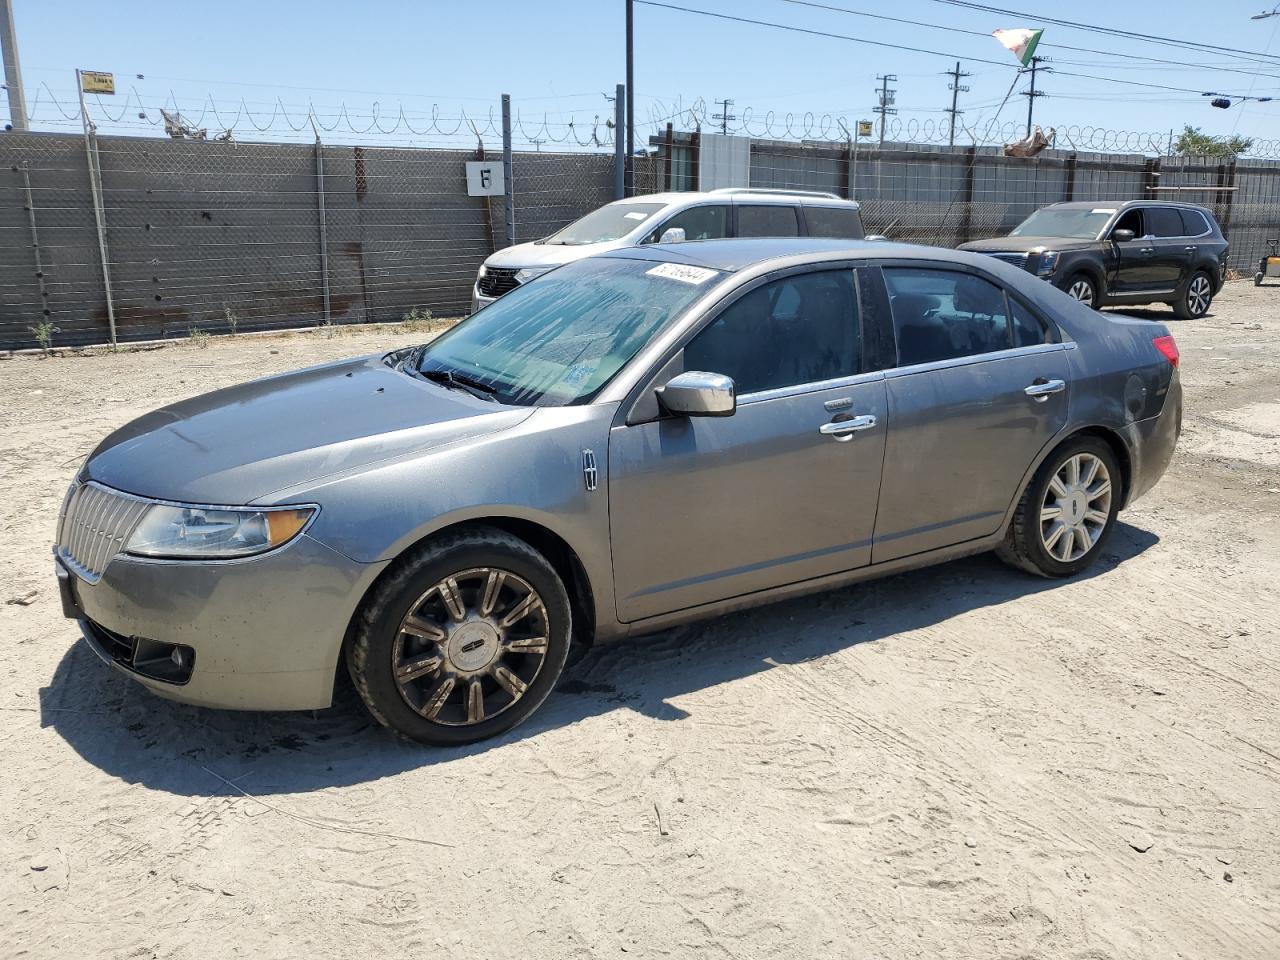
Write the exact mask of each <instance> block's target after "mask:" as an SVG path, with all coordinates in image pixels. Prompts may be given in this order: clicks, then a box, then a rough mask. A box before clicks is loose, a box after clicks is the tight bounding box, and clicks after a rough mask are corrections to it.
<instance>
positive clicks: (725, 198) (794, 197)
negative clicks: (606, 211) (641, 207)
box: [612, 187, 858, 209]
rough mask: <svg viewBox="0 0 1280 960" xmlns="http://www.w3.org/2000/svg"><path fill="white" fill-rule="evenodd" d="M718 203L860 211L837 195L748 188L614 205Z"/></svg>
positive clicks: (655, 196)
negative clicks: (734, 202)
mask: <svg viewBox="0 0 1280 960" xmlns="http://www.w3.org/2000/svg"><path fill="white" fill-rule="evenodd" d="M710 200H718V201H720V202H722V203H730V202H732V201H734V200H749V201H751V202H752V203H779V204H784V203H785V204H796V203H798V204H801V205H802V206H806V207H808V206H819V207H821V206H833V207H853V208H855V209H856V208H857V206H858V202H857V201H856V200H845V199H843V198H842V197H838V196H836V195H835V194H834V193H820V192H817V191H813V190H796V191H791V190H775V189H763V188H761V189H755V190H752V189H750V188H747V187H723V188H721V189H718V190H687V191H667V192H665V193H646V194H640V195H638V196H634V197H624V198H623V199H621V200H614V201H612V203H614V204H619V205H621V204H627V203H665V204H681V205H692V204H695V203H705V202H707V201H710Z"/></svg>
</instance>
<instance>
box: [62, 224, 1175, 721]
mask: <svg viewBox="0 0 1280 960" xmlns="http://www.w3.org/2000/svg"><path fill="white" fill-rule="evenodd" d="M1177 365H1178V351H1177V347H1176V345H1175V344H1174V341H1173V338H1172V337H1171V336H1170V335H1169V331H1168V330H1167V329H1166V328H1165V327H1164V326H1163V325H1161V324H1158V323H1153V322H1150V321H1144V320H1129V319H1124V318H1121V317H1117V316H1104V315H1102V314H1099V313H1097V312H1095V311H1093V310H1090V309H1089V308H1088V307H1086V306H1084V305H1082V304H1080V303H1077V302H1076V301H1074V300H1073V299H1072V298H1071V297H1069V296H1068V295H1066V294H1064V293H1062V292H1061V291H1059V290H1056V289H1054V288H1053V287H1051V286H1050V285H1048V284H1045V283H1041V282H1039V281H1038V280H1037V279H1036V278H1035V277H1033V276H1031V275H1030V274H1028V273H1026V272H1024V271H1022V270H1018V269H1016V268H1015V267H1012V266H1009V265H1006V264H1003V263H1001V262H999V261H996V260H993V259H991V258H990V257H984V256H978V255H974V254H967V253H961V252H956V251H948V250H939V249H930V248H926V247H915V246H894V245H886V244H883V243H871V244H861V243H856V242H849V241H819V240H717V241H704V242H690V243H682V244H678V245H675V244H673V245H654V246H648V247H643V248H640V249H635V250H625V251H616V252H613V253H610V254H606V255H602V256H598V257H592V258H588V259H585V260H581V261H578V262H575V263H571V264H568V265H566V266H564V267H561V268H559V269H557V270H555V271H553V272H551V273H549V274H547V275H546V276H543V277H541V278H539V279H537V280H536V281H534V282H531V283H529V284H527V285H524V286H521V287H519V288H517V289H516V290H513V291H512V292H511V293H509V294H508V295H507V296H505V297H503V298H502V299H501V300H498V301H497V302H496V303H494V304H493V305H491V306H489V307H486V308H485V309H483V310H482V311H480V312H479V313H477V314H476V315H474V316H473V317H471V318H470V319H468V320H466V321H464V322H463V323H460V324H458V325H457V326H456V327H454V328H453V329H451V330H450V331H449V332H448V333H446V334H444V335H443V336H441V337H439V338H438V339H437V340H435V341H434V342H432V343H430V344H427V345H424V346H420V347H417V348H414V349H411V350H401V351H396V352H394V353H390V354H387V355H385V356H369V357H361V358H357V359H353V360H347V361H342V362H339V363H332V364H327V365H324V366H320V367H313V368H311V369H307V370H300V371H297V372H294V373H288V374H284V375H281V376H276V377H269V378H267V379H263V380H258V381H254V382H252V383H247V384H244V385H243V386H239V387H234V388H231V389H228V390H221V391H218V392H216V393H212V394H208V395H206V396H202V397H197V398H195V399H192V400H187V401H184V402H182V403H178V404H175V405H173V406H171V407H166V408H164V409H162V410H158V411H156V412H154V413H151V414H149V415H147V416H144V417H142V418H141V419H139V420H136V421H134V422H133V423H131V424H129V425H127V426H125V427H123V428H122V429H120V430H118V431H116V432H115V433H114V434H112V435H111V436H109V437H108V438H107V439H106V440H105V441H104V442H103V443H102V444H101V445H100V446H99V447H98V448H97V450H95V451H94V453H93V454H92V455H91V456H90V457H89V459H88V460H87V462H86V463H85V465H84V467H83V469H82V470H81V471H80V474H79V475H78V476H77V477H76V478H75V481H74V483H73V484H72V487H71V490H70V491H69V493H68V495H67V498H66V502H65V504H64V507H63V510H62V515H61V517H60V518H59V523H58V543H57V546H56V548H55V557H56V567H57V573H58V577H59V581H60V584H61V589H62V599H63V606H64V610H65V612H66V614H67V616H69V617H71V618H73V619H75V620H77V621H79V625H80V628H81V630H82V632H83V634H84V637H85V639H86V640H87V641H88V643H89V644H90V645H91V646H92V647H93V649H94V650H95V651H96V652H97V653H98V654H99V655H100V656H101V657H102V658H103V659H104V660H106V661H107V662H108V663H111V664H113V665H114V666H115V667H117V668H118V669H120V670H123V671H125V672H126V673H128V674H129V675H130V676H132V677H134V678H136V679H137V680H138V681H139V682H141V683H143V684H144V685H146V686H147V687H149V688H150V689H152V690H154V691H155V692H156V693H158V694H160V695H162V696H166V697H170V698H172V699H175V700H181V701H185V702H188V703H194V704H203V705H207V706H213V707H226V708H237V709H255V710H278V709H309V708H318V707H324V706H327V705H328V704H329V703H330V701H331V698H332V696H333V691H334V684H335V681H336V675H337V671H338V670H339V669H340V665H341V664H342V662H343V661H344V660H345V665H346V668H347V669H348V670H349V671H350V673H351V676H352V678H353V679H354V681H355V686H356V688H357V689H358V690H359V692H360V695H361V696H362V697H363V698H364V701H365V703H366V704H367V705H368V707H369V710H370V711H371V712H372V714H373V715H374V716H375V717H376V718H377V719H378V720H379V721H381V722H382V723H384V724H385V725H387V726H388V727H390V728H392V729H394V730H397V731H399V732H400V733H403V734H405V735H407V736H409V737H412V738H414V739H416V740H420V741H422V742H425V743H433V744H458V743H466V742H469V741H473V740H478V739H481V738H484V737H490V736H493V735H495V734H498V733H501V732H503V731H505V730H508V729H509V728H511V727H512V726H514V725H515V724H516V723H518V722H519V721H521V720H523V719H524V718H525V717H527V716H529V714H531V713H532V712H533V711H534V710H535V709H537V707H538V706H539V704H541V703H542V701H543V700H544V699H545V698H546V697H547V695H548V694H549V693H550V692H551V689H552V687H553V686H554V684H555V682H556V679H557V677H558V676H559V675H560V672H561V670H562V668H563V666H564V663H565V658H566V656H567V654H568V652H569V647H570V644H571V643H573V642H579V643H590V642H603V641H607V640H612V639H616V638H619V637H625V636H627V635H631V634H641V633H649V632H652V631H654V630H657V629H661V628H665V627H669V626H673V625H676V624H680V623H684V622H687V621H691V620H696V619H699V618H702V617H707V616H712V615H715V614H720V613H723V612H725V611H728V610H734V609H738V608H742V607H746V606H750V605H753V604H759V603H765V602H769V601H771V600H776V599H779V598H782V597H790V596H794V595H797V594H801V593H807V592H811V591H818V590H824V589H828V588H831V587H835V586H839V585H842V584H847V583H850V582H852V581H856V580H861V579H866V578H869V577H875V576H881V575H884V574H887V573H892V572H895V571H900V570H904V569H907V568H911V567H919V566H923V565H926V564H931V563H937V562H940V561H943V560H947V559H950V558H953V557H957V556H960V555H963V554H971V553H975V552H979V551H984V550H995V551H997V552H998V553H999V555H1000V556H1001V557H1003V558H1004V559H1006V560H1007V561H1009V562H1010V563H1012V564H1015V565H1016V566H1018V567H1021V568H1023V569H1025V570H1027V571H1030V572H1031V573H1035V574H1040V575H1043V576H1047V577H1066V576H1071V575H1072V574H1075V573H1078V572H1079V571H1080V570H1082V569H1084V568H1085V567H1086V566H1088V565H1089V564H1090V563H1093V562H1094V561H1095V560H1097V558H1098V556H1099V554H1100V553H1101V552H1102V551H1103V549H1104V547H1105V545H1106V542H1107V538H1108V537H1109V536H1110V535H1111V532H1112V530H1113V528H1114V525H1115V522H1116V514H1117V512H1118V511H1119V510H1121V509H1122V508H1123V507H1125V506H1126V505H1128V504H1130V503H1132V502H1133V501H1134V500H1135V499H1136V498H1137V497H1139V496H1141V495H1142V494H1143V493H1145V492H1146V491H1147V490H1149V489H1150V488H1151V487H1152V485H1153V484H1155V482H1156V481H1157V480H1158V479H1159V478H1160V476H1161V474H1162V473H1163V472H1164V470H1165V468H1166V466H1167V465H1168V463H1169V460H1170V458H1171V457H1172V455H1173V450H1174V445H1175V443H1176V441H1177V437H1178V433H1179V429H1180V422H1181V402H1182V401H1181V388H1180V386H1179V381H1178V371H1177Z"/></svg>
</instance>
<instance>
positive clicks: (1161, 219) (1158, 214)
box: [1146, 207, 1184, 237]
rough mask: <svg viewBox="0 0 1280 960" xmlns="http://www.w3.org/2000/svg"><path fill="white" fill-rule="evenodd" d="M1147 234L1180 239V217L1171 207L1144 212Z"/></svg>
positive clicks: (1181, 234) (1155, 208) (1153, 208)
mask: <svg viewBox="0 0 1280 960" xmlns="http://www.w3.org/2000/svg"><path fill="white" fill-rule="evenodd" d="M1146 214H1147V216H1146V220H1147V233H1149V234H1151V235H1152V236H1155V237H1181V236H1184V234H1183V232H1182V217H1180V216H1178V211H1177V210H1176V209H1175V208H1173V207H1152V208H1151V209H1150V210H1148V211H1147V212H1146Z"/></svg>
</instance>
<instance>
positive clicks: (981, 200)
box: [0, 132, 1280, 348]
mask: <svg viewBox="0 0 1280 960" xmlns="http://www.w3.org/2000/svg"><path fill="white" fill-rule="evenodd" d="M716 139H717V138H714V137H703V136H700V135H698V134H696V133H695V134H680V133H670V132H669V133H668V134H667V135H666V136H665V137H657V138H654V139H653V140H652V141H651V145H652V146H653V147H655V148H656V150H655V153H656V155H655V156H652V157H647V158H637V173H636V184H637V191H638V192H651V191H654V190H661V189H677V190H679V189H698V188H699V186H700V185H703V184H701V182H700V181H701V180H702V178H703V176H704V175H705V177H706V180H707V181H708V182H707V183H706V184H705V186H710V185H716V186H725V185H737V186H753V187H771V188H791V189H809V190H827V191H831V192H834V193H837V194H839V195H841V196H853V197H855V198H856V199H858V200H859V201H861V203H862V204H863V211H864V220H865V222H866V224H867V228H868V230H869V231H870V232H877V233H886V234H888V235H889V236H890V237H892V238H894V239H900V240H908V241H915V242H921V243H932V244H940V245H944V246H951V245H955V244H958V243H962V242H964V241H967V240H974V239H980V238H983V237H990V236H998V235H1000V234H1001V233H1004V232H1007V231H1008V230H1009V229H1010V228H1012V227H1013V226H1015V225H1016V224H1017V223H1018V222H1019V221H1021V220H1022V219H1023V218H1024V217H1026V216H1027V215H1028V214H1029V213H1031V212H1032V211H1033V210H1035V209H1036V208H1037V207H1040V206H1043V205H1045V204H1048V203H1053V202H1056V201H1059V200H1069V199H1076V200H1096V201H1098V202H1114V201H1119V200H1128V199H1142V198H1150V199H1182V200H1188V201H1191V202H1195V203H1200V204H1204V205H1206V206H1208V207H1210V208H1211V209H1213V210H1214V212H1215V214H1216V215H1217V217H1218V220H1219V222H1220V223H1221V224H1222V226H1223V229H1224V230H1225V231H1226V233H1227V235H1228V237H1229V238H1230V240H1231V243H1232V255H1231V265H1232V267H1233V268H1235V269H1236V270H1239V271H1240V272H1241V273H1244V274H1246V275H1247V274H1249V273H1251V272H1252V270H1253V266H1254V264H1255V263H1256V261H1257V259H1258V257H1259V256H1261V255H1262V253H1263V252H1264V247H1265V241H1266V239H1267V238H1269V237H1274V236H1280V165H1277V164H1276V163H1274V162H1268V161H1261V160H1248V161H1246V160H1242V161H1234V160H1228V161H1219V160H1207V159H1203V158H1181V157H1179V158H1151V157H1145V156H1140V155H1132V154H1098V153H1076V152H1066V151H1046V152H1045V153H1043V154H1041V155H1040V156H1038V157H1035V158H1033V159H1017V158H1010V157H1004V156H1002V155H1001V154H1000V153H999V151H998V150H997V149H996V148H985V147H979V148H964V147H959V148H954V149H952V148H947V147H938V146H925V145H903V144H897V145H894V144H886V145H885V147H884V148H883V149H878V148H876V147H869V146H866V145H858V146H856V147H855V146H854V145H851V144H844V143H837V144H832V143H829V142H808V141H805V142H793V141H774V140H751V141H746V142H743V143H738V144H723V145H722V146H726V147H732V148H733V149H727V150H718V149H716V148H715V146H716V144H715V141H716ZM727 139H729V140H733V139H735V138H727ZM721 155H723V156H725V157H729V158H731V159H732V160H733V162H732V163H729V162H728V161H726V162H725V163H724V164H721V167H722V168H723V169H717V168H716V167H715V158H716V157H719V156H721ZM89 156H90V153H89V151H88V150H87V149H86V143H85V140H84V138H83V137H80V136H69V135H64V134H16V133H7V134H0V348H16V347H29V346H34V345H36V343H37V341H38V337H37V333H36V331H37V330H38V329H40V328H41V325H42V324H45V325H46V326H45V327H44V330H45V331H46V332H47V333H49V334H51V336H52V340H53V342H54V343H55V344H57V345H77V344H87V343H102V342H106V341H107V340H108V328H109V322H110V318H109V312H108V302H107V295H106V291H107V290H108V289H109V290H110V293H111V303H112V306H113V307H114V317H115V325H116V328H117V334H118V339H119V340H121V341H129V340H141V339H151V338H157V337H173V336H187V335H188V334H189V333H191V332H192V331H193V330H204V331H208V332H232V331H236V330H242V331H243V330H254V329H270V328H277V327H294V326H305V325H311V324H320V323H324V322H333V323H361V322H368V321H387V320H398V319H401V318H402V317H404V316H406V315H410V314H414V313H415V311H417V312H420V311H424V310H430V311H431V312H432V313H433V314H435V315H437V316H445V315H456V314H460V313H463V312H465V310H466V309H467V306H468V304H469V301H470V294H471V284H472V280H473V279H474V277H475V273H476V269H477V268H478V267H479V265H480V262H481V261H482V260H483V259H484V258H485V257H486V256H487V255H488V254H489V253H490V252H492V251H493V250H495V249H497V248H498V247H500V246H502V245H503V244H504V242H505V240H504V238H505V235H506V223H505V212H504V211H505V205H504V202H503V198H502V197H488V198H485V197H471V196H468V195H467V192H466V184H465V175H464V163H465V161H467V160H473V159H494V158H495V157H494V153H492V152H491V153H490V154H489V156H488V157H487V158H486V157H483V156H482V155H481V153H480V152H479V151H478V150H477V151H463V150H440V149H409V148H385V147H338V146H315V147H313V146H308V145H301V144H293V143H290V144H278V143H220V142H192V141H185V140H183V141H174V140H161V139H152V138H130V137H101V138H100V139H99V141H98V166H99V167H100V169H101V180H100V182H101V198H102V202H101V214H102V220H103V231H102V234H103V246H104V247H105V253H106V257H105V260H106V272H107V273H108V274H109V286H108V283H107V280H106V278H105V277H104V270H103V256H102V248H101V247H100V246H99V235H98V230H97V225H96V218H95V204H94V197H93V192H92V189H91V184H90V166H89V160H88V158H89ZM499 156H500V154H499ZM744 156H745V157H746V158H748V160H747V162H745V163H744V162H742V159H743V157H744ZM726 171H729V173H728V174H727V175H728V176H729V177H730V178H731V179H735V180H738V179H742V178H743V177H744V176H745V177H746V179H747V180H748V181H749V182H748V183H736V184H730V183H729V182H728V180H726V179H725V177H726ZM513 181H514V196H515V210H516V214H515V219H516V239H517V240H518V241H525V240H531V239H535V238H537V237H541V236H545V235H546V234H548V233H550V232H552V231H553V230H555V229H557V228H558V227H560V226H562V225H564V224H566V223H568V222H570V221H572V220H574V219H575V218H577V217H579V216H581V215H582V214H584V213H586V212H587V211H589V210H592V209H594V208H595V207H597V206H599V205H601V204H603V203H606V202H608V201H609V200H610V199H612V197H613V183H614V157H613V155H612V154H605V153H598V154H597V153H518V154H516V155H515V157H514V176H513ZM326 303H327V310H326Z"/></svg>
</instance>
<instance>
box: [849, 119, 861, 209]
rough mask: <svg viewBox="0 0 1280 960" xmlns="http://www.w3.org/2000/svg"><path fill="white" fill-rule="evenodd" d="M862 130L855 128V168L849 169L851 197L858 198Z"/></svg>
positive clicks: (852, 198) (851, 198)
mask: <svg viewBox="0 0 1280 960" xmlns="http://www.w3.org/2000/svg"><path fill="white" fill-rule="evenodd" d="M860 135H861V131H860V130H859V129H858V127H857V126H856V124H855V126H854V128H853V169H852V170H850V171H849V199H850V200H856V199H857V198H858V141H859V139H861V136H860Z"/></svg>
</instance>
